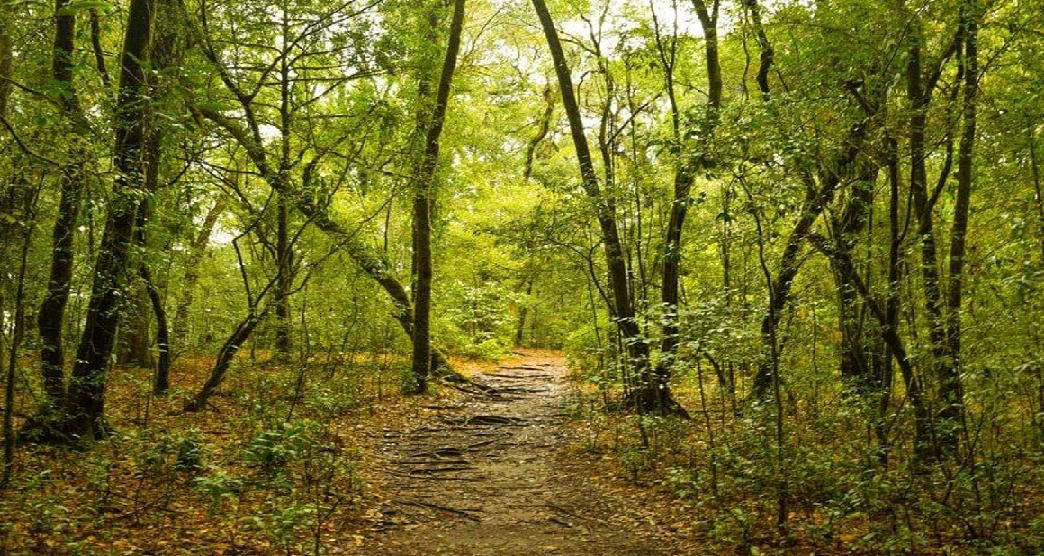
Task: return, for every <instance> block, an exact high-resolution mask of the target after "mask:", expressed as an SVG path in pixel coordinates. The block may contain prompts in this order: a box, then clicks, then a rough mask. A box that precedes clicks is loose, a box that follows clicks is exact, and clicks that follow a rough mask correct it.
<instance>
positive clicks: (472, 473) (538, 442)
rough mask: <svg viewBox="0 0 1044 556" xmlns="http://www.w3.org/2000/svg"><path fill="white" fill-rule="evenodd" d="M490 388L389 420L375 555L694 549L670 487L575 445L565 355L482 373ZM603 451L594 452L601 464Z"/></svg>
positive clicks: (371, 550)
mask: <svg viewBox="0 0 1044 556" xmlns="http://www.w3.org/2000/svg"><path fill="white" fill-rule="evenodd" d="M473 379H474V380H475V382H476V383H477V384H479V385H482V386H484V387H485V388H488V390H486V389H485V388H482V389H476V390H475V391H474V392H468V393H466V394H465V395H463V396H457V397H456V400H455V402H454V403H451V404H448V405H430V406H427V409H428V410H429V411H427V412H426V413H425V415H424V417H423V418H421V419H418V420H412V421H410V422H409V423H406V424H404V426H401V427H399V426H392V427H388V428H385V429H384V431H383V433H382V434H381V436H380V439H379V445H378V446H377V447H376V450H375V457H376V458H377V459H378V462H377V465H376V467H377V468H379V469H381V470H383V475H384V476H383V477H375V478H374V486H375V487H379V488H378V490H377V491H376V493H377V496H376V498H375V501H376V503H377V504H378V505H377V507H376V508H372V509H371V511H370V512H368V514H369V515H370V516H372V517H373V518H374V521H375V523H374V526H373V530H372V531H371V532H370V533H369V534H367V535H366V536H365V537H366V542H363V543H361V546H362V547H365V548H363V551H364V552H365V553H367V554H381V555H393V554H394V555H413V554H453V555H462V556H463V555H493V554H511V555H526V554H563V555H565V554H571V555H587V554H591V555H657V554H694V553H698V552H699V550H698V548H697V546H695V545H694V544H692V543H694V542H695V541H694V540H693V538H692V536H691V535H690V534H687V533H683V532H682V531H680V529H682V528H683V527H684V525H681V524H683V523H688V522H691V516H690V517H689V518H688V519H686V517H685V516H684V515H681V512H682V508H680V507H679V505H678V504H677V503H676V501H675V502H674V503H672V501H671V499H670V497H669V495H667V493H665V492H661V491H658V490H657V489H652V488H638V487H636V486H635V485H633V484H630V483H628V482H627V481H625V480H624V479H623V478H620V477H613V474H612V472H609V471H607V470H606V469H604V468H607V466H606V465H604V464H602V462H600V461H598V460H600V458H594V457H593V456H592V455H590V454H583V453H581V452H579V451H578V450H576V438H575V437H576V434H577V432H576V430H575V429H574V428H573V427H571V426H570V423H569V421H568V413H567V409H568V405H569V403H570V393H569V392H570V388H569V385H568V381H567V373H566V366H565V361H564V359H563V358H562V357H561V356H560V355H558V354H555V353H553V352H527V353H526V354H524V355H523V356H522V357H519V358H515V359H513V360H510V361H508V362H505V363H501V364H500V365H499V366H496V367H495V368H492V369H488V370H486V371H485V372H479V373H476V374H475V375H474V376H473ZM592 459H594V460H595V461H591V460H592Z"/></svg>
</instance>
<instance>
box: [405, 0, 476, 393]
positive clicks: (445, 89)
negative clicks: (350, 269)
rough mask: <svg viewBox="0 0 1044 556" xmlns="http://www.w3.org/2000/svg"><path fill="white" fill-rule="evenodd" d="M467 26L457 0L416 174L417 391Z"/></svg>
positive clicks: (424, 382) (425, 364) (427, 363)
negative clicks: (439, 175)
mask: <svg viewBox="0 0 1044 556" xmlns="http://www.w3.org/2000/svg"><path fill="white" fill-rule="evenodd" d="M463 27H464V0H454V2H453V19H452V21H451V22H450V31H449V43H448V45H447V46H446V58H445V59H444V61H443V64H442V73H441V75H440V76H439V85H438V88H437V89H436V92H435V104H434V106H433V108H432V115H431V121H430V122H429V124H428V129H427V134H426V137H425V143H424V154H423V156H422V157H421V161H420V164H419V167H418V171H417V173H416V175H415V176H414V179H415V180H416V186H415V191H414V200H413V226H414V230H415V233H414V245H413V250H414V254H415V256H416V263H417V290H416V292H415V295H414V307H413V363H412V368H413V378H414V380H415V381H416V385H415V386H416V390H417V391H418V392H424V391H426V390H427V388H428V375H429V374H430V372H431V353H432V349H431V329H430V326H431V323H430V319H431V276H432V264H431V198H432V196H433V191H432V186H433V184H434V181H435V172H436V169H437V167H438V161H439V137H440V136H441V135H442V128H443V124H444V123H445V119H446V107H447V104H448V103H449V95H450V86H451V85H452V83H453V72H454V70H455V69H456V67H457V54H458V53H459V51H460V36H461V33H462V31H463Z"/></svg>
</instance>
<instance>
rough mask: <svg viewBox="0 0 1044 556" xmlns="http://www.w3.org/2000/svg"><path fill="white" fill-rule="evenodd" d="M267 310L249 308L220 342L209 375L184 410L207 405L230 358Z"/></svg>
mask: <svg viewBox="0 0 1044 556" xmlns="http://www.w3.org/2000/svg"><path fill="white" fill-rule="evenodd" d="M267 312H268V309H267V308H266V309H265V310H263V311H261V313H257V312H256V311H254V310H251V311H250V314H248V315H247V317H246V318H245V319H243V320H242V321H240V322H239V324H238V325H236V329H235V330H233V331H232V334H231V335H230V336H229V337H228V339H227V340H225V343H224V344H222V346H221V350H220V351H218V356H217V359H216V360H215V361H214V366H213V367H212V368H211V370H210V376H209V377H208V378H207V381H206V382H205V383H204V384H203V387H202V388H200V390H199V392H198V393H197V394H196V396H195V397H193V398H192V400H190V401H189V402H188V403H186V404H185V411H190V412H191V411H199V410H201V409H203V408H205V407H206V406H207V400H209V399H210V396H211V395H212V394H213V393H214V391H215V390H217V388H218V386H220V385H221V383H222V381H224V380H225V373H226V372H228V368H229V366H230V365H231V364H232V359H233V358H234V357H235V356H236V353H237V352H238V351H239V348H240V347H242V345H243V342H246V341H247V339H249V338H250V335H251V334H252V333H253V332H254V329H255V328H257V325H258V324H260V322H261V320H262V319H263V318H264V316H265V314H266V313H267Z"/></svg>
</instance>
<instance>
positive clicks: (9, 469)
mask: <svg viewBox="0 0 1044 556" xmlns="http://www.w3.org/2000/svg"><path fill="white" fill-rule="evenodd" d="M0 114H2V113H0ZM35 196H36V195H35V194H34V195H33V197H34V198H33V200H32V205H31V206H30V210H29V211H28V220H29V222H28V224H27V225H26V229H25V231H24V234H23V237H22V250H21V256H20V257H19V263H18V278H17V281H16V282H15V296H14V326H13V327H12V328H13V330H12V331H11V345H10V348H9V350H8V353H7V356H8V357H7V376H6V377H5V382H4V425H3V427H4V470H3V476H2V477H0V490H3V489H6V488H7V486H8V485H10V484H11V477H12V474H13V473H14V458H15V448H16V446H15V444H16V443H17V437H16V435H15V430H14V404H15V380H16V378H17V371H18V349H19V348H20V347H21V346H22V340H23V337H24V336H25V325H26V322H25V277H26V268H27V267H28V265H29V247H30V246H31V245H32V242H33V228H34V225H33V222H34V221H35V218H36V214H35V212H36V211H35V210H34V208H35V204H36V199H35Z"/></svg>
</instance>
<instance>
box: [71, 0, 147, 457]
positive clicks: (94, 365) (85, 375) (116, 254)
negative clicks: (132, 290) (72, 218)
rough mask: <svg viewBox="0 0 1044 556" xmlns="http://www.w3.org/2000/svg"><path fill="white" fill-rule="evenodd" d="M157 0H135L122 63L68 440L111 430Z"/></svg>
mask: <svg viewBox="0 0 1044 556" xmlns="http://www.w3.org/2000/svg"><path fill="white" fill-rule="evenodd" d="M153 7H154V6H153V3H152V0H132V1H131V3H130V7H129V12H128V15H127V30H126V35H125V37H124V42H123V51H122V55H121V60H120V66H121V68H120V85H119V95H118V96H119V98H118V101H117V111H116V115H115V126H114V127H115V130H116V139H115V147H114V149H113V158H114V166H115V169H116V172H117V177H116V180H115V183H114V185H113V193H112V197H111V199H110V202H109V210H108V215H107V218H106V223H105V231H104V234H103V236H102V241H101V246H100V250H99V253H98V260H97V262H96V263H95V272H94V276H95V277H94V285H93V287H92V290H91V300H90V303H89V304H88V307H87V317H86V321H85V324H84V330H83V335H82V336H81V339H80V346H79V348H78V349H77V352H76V364H75V365H74V367H73V372H72V380H71V381H70V384H69V394H68V398H67V402H66V412H67V416H68V426H67V428H66V432H67V433H68V434H69V435H70V438H69V439H68V441H73V442H76V441H83V440H90V439H96V438H100V437H102V436H104V435H105V434H106V430H105V423H104V415H105V386H106V379H107V377H106V372H107V367H108V363H109V357H110V356H111V355H112V348H113V341H114V339H115V336H116V329H117V327H118V326H119V322H120V316H121V313H122V304H123V303H122V298H123V297H124V293H125V291H126V284H127V279H128V276H129V275H130V273H131V269H132V268H133V265H132V264H131V249H130V247H131V244H132V243H133V241H134V225H135V221H136V216H137V211H138V196H139V195H140V193H139V192H140V190H141V188H142V187H143V185H144V170H145V169H144V168H143V164H142V154H143V153H142V149H143V146H144V140H145V120H146V114H147V111H148V110H147V102H148V100H147V98H146V92H147V90H148V87H147V84H146V79H145V64H147V63H148V60H149V43H150V42H151V37H152V32H153Z"/></svg>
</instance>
